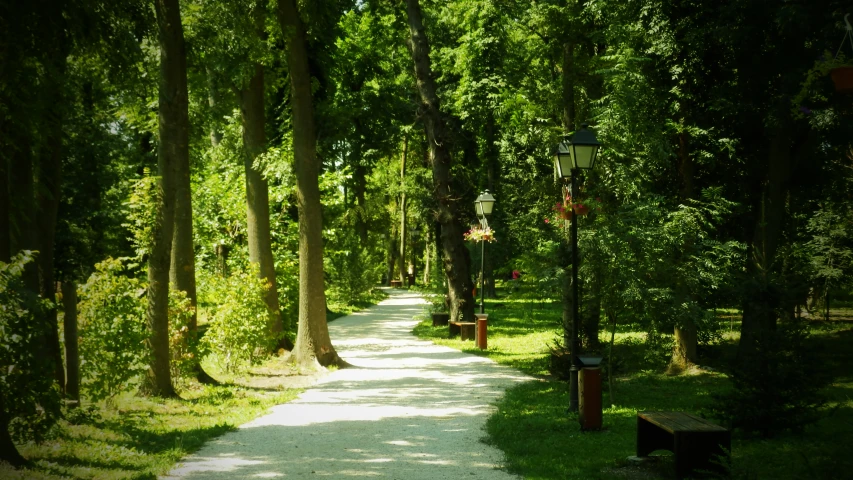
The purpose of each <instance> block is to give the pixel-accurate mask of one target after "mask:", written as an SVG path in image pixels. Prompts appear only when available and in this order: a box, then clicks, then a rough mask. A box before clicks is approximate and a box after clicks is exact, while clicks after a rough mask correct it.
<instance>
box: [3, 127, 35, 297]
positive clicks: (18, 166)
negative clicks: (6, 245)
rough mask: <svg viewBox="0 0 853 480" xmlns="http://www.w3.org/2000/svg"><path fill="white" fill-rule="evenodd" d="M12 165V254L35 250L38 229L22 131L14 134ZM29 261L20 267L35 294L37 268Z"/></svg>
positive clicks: (29, 159) (27, 148)
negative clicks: (23, 266) (22, 268)
mask: <svg viewBox="0 0 853 480" xmlns="http://www.w3.org/2000/svg"><path fill="white" fill-rule="evenodd" d="M11 143H13V147H12V148H14V150H13V151H12V163H11V165H10V171H9V197H10V202H9V205H10V208H11V224H12V231H11V236H10V245H11V252H12V254H16V253H18V252H19V251H21V250H38V226H37V223H36V209H35V180H34V173H33V156H32V151H31V149H30V137H29V135H28V134H27V133H25V132H20V134H19V135H16V136H15V137H14V138H13V140H12V142H11ZM35 263H36V262H30V263H29V264H27V266H26V267H25V268H24V273H23V276H22V279H23V281H24V285H26V287H27V288H28V289H30V290H31V291H33V292H38V291H39V277H38V267H37V265H36V264H35Z"/></svg>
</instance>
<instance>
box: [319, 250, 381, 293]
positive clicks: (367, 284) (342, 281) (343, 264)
mask: <svg viewBox="0 0 853 480" xmlns="http://www.w3.org/2000/svg"><path fill="white" fill-rule="evenodd" d="M353 240H355V239H351V241H350V242H348V243H350V245H349V246H350V249H348V250H331V249H329V250H327V251H326V253H327V254H326V265H327V266H328V267H330V268H327V269H326V271H327V275H328V279H329V288H328V294H329V297H330V300H329V301H330V302H335V301H339V302H344V303H346V304H349V305H353V304H356V303H359V302H362V301H364V300H365V299H366V298H367V297H368V296H369V294H370V292H371V290H372V289H373V287H374V286H375V285H376V284H377V283H379V278H380V277H381V275H382V264H381V263H380V262H377V261H376V258H375V255H373V252H371V250H370V249H369V248H367V247H359V246H358V245H357V242H355V241H353Z"/></svg>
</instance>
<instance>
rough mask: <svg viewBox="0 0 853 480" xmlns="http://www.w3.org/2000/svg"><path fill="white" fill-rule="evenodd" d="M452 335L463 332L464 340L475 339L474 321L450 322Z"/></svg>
mask: <svg viewBox="0 0 853 480" xmlns="http://www.w3.org/2000/svg"><path fill="white" fill-rule="evenodd" d="M449 325H450V336H451V337H452V336H454V335H456V334H457V333H461V334H462V340H474V322H450V323H449Z"/></svg>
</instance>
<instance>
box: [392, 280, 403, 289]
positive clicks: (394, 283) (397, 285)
mask: <svg viewBox="0 0 853 480" xmlns="http://www.w3.org/2000/svg"><path fill="white" fill-rule="evenodd" d="M402 287H403V281H402V280H391V288H402Z"/></svg>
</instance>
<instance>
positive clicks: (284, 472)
mask: <svg viewBox="0 0 853 480" xmlns="http://www.w3.org/2000/svg"><path fill="white" fill-rule="evenodd" d="M390 293H391V296H390V297H389V298H388V299H386V300H385V301H383V302H381V303H380V304H379V305H377V306H375V307H372V308H370V309H368V310H366V311H363V312H359V313H356V314H354V315H350V316H348V317H344V318H340V319H338V320H335V321H334V322H332V323H331V324H330V325H329V331H330V333H331V336H332V340H333V343H334V345H335V348H337V350H338V353H339V354H340V356H341V357H342V358H344V359H345V360H346V361H347V362H349V363H351V364H352V365H353V366H354V367H355V368H346V369H341V370H337V371H334V372H331V373H330V374H329V375H327V376H325V377H323V378H322V379H321V380H320V381H319V382H318V383H317V384H316V385H315V386H314V387H312V388H310V389H308V390H306V391H305V392H304V393H303V394H302V395H300V396H299V398H297V399H296V400H294V401H292V402H290V403H287V404H283V405H278V406H276V407H273V408H272V409H271V411H270V412H269V413H268V414H266V415H264V416H262V417H259V418H257V419H255V420H253V421H251V422H249V423H247V424H245V425H242V426H241V427H240V428H239V429H238V430H236V431H234V432H230V433H227V434H225V435H223V436H222V437H219V438H218V439H216V440H214V441H211V442H209V443H208V444H207V445H205V446H204V447H203V448H202V449H201V450H199V451H198V452H196V454H194V455H191V456H189V457H187V458H186V459H184V461H183V462H181V463H180V464H178V465H177V466H176V467H175V468H174V469H173V470H172V471H171V472H170V474H169V476H167V477H162V478H164V479H177V478H181V479H188V480H190V479H226V478H227V479H240V478H278V477H285V478H317V477H329V478H341V479H344V478H352V477H373V478H382V479H399V480H420V479H425V480H431V479H472V480H473V479H495V480H498V479H510V478H517V477H516V476H514V475H510V474H509V473H506V472H505V471H503V470H500V467H501V462H502V459H503V453H502V452H501V451H500V450H498V449H496V448H493V447H490V446H488V445H485V444H484V443H482V442H481V441H480V439H481V438H482V437H484V436H485V432H484V430H483V426H484V424H485V421H486V418H487V417H488V416H489V414H490V413H491V412H493V411H494V406H493V404H494V403H495V402H496V400H497V399H498V398H499V397H500V396H501V395H502V394H503V392H504V390H505V389H506V388H508V387H510V386H512V385H514V384H517V383H518V382H524V381H528V380H530V378H529V377H526V376H524V375H523V374H521V373H519V372H518V371H516V370H513V369H510V368H507V367H504V366H500V365H497V364H496V363H494V362H492V361H491V360H488V359H486V358H482V357H478V356H475V355H470V354H465V353H462V352H459V351H457V350H453V349H451V348H447V347H442V346H438V345H434V344H432V343H431V342H426V341H422V340H418V339H417V338H415V337H414V336H413V335H412V334H411V331H412V328H414V326H415V325H416V324H417V320H415V319H414V318H413V317H414V316H415V315H418V314H420V313H421V312H422V308H423V303H424V302H423V300H422V299H421V298H420V297H419V296H417V295H416V294H412V293H408V292H404V291H400V290H391V291H390Z"/></svg>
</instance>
